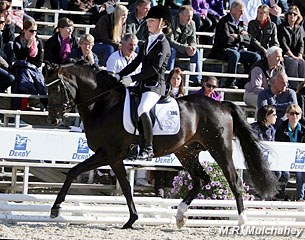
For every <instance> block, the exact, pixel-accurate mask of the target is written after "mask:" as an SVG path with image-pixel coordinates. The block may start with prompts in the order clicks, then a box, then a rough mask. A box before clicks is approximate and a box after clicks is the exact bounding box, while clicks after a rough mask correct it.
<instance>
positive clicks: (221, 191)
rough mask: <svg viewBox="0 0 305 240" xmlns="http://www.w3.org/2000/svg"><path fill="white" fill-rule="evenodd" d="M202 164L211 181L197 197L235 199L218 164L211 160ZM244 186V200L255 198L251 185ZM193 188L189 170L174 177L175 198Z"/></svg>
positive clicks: (173, 189) (184, 194)
mask: <svg viewBox="0 0 305 240" xmlns="http://www.w3.org/2000/svg"><path fill="white" fill-rule="evenodd" d="M201 164H202V166H203V168H204V169H205V171H206V172H207V173H208V174H209V176H210V179H211V182H210V183H208V184H206V185H204V186H202V188H201V191H200V192H199V194H198V195H197V198H198V199H207V200H210V199H218V200H227V199H234V195H233V193H232V191H231V189H230V186H229V184H228V182H227V180H226V178H225V177H224V175H223V173H222V170H221V168H220V167H219V166H218V164H217V163H209V162H202V163H201ZM243 187H244V189H243V198H244V200H254V199H255V197H254V196H253V195H251V194H249V186H248V185H246V184H245V183H243ZM192 188H193V185H192V177H191V176H190V174H189V173H188V172H187V171H180V172H179V174H178V175H177V176H175V177H174V179H173V188H172V190H171V195H172V197H174V198H184V197H185V196H186V194H187V193H188V192H189V191H190V190H191V189H192Z"/></svg>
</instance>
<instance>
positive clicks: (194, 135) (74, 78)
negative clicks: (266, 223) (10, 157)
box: [46, 64, 276, 228]
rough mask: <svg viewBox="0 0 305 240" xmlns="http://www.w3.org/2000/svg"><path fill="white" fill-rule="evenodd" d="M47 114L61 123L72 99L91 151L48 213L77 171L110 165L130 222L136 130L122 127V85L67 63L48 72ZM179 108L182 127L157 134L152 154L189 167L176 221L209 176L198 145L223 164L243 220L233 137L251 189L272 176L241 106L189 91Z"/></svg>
mask: <svg viewBox="0 0 305 240" xmlns="http://www.w3.org/2000/svg"><path fill="white" fill-rule="evenodd" d="M46 82H47V84H48V95H49V118H50V121H51V123H52V124H53V125H58V124H60V122H61V120H62V116H63V113H64V112H65V111H67V109H69V108H70V107H71V105H73V104H75V105H76V106H77V108H78V111H79V114H80V116H81V119H82V121H83V124H84V128H85V133H86V137H87V140H88V145H89V147H90V148H91V149H92V150H93V151H94V152H95V154H94V155H93V156H91V157H90V158H88V159H87V160H85V161H83V162H81V163H79V164H78V165H77V166H75V167H73V168H72V169H71V170H70V171H69V172H68V174H67V176H66V180H65V183H64V185H63V187H62V189H61V190H60V192H59V193H58V196H57V198H56V201H55V203H54V205H53V207H52V209H51V217H52V218H54V217H57V216H58V215H59V211H60V205H61V203H62V202H63V201H64V200H65V196H66V194H67V192H68V190H69V187H70V185H71V183H72V181H73V179H75V178H76V177H77V176H78V175H79V174H81V173H83V172H86V171H89V170H92V169H95V168H98V167H100V166H105V165H110V167H111V168H112V170H113V171H114V173H115V175H116V177H117V179H118V181H119V183H120V185H121V188H122V192H123V194H124V196H125V198H126V201H127V205H128V208H129V213H130V217H129V220H128V221H127V223H125V225H124V226H123V228H131V227H132V225H133V223H134V222H135V221H136V220H137V219H138V214H137V211H136V208H135V204H134V201H133V198H132V194H131V187H130V184H129V181H128V179H127V174H126V170H125V167H124V164H123V160H124V159H125V157H126V155H127V152H128V149H129V146H130V145H131V144H132V143H135V142H137V141H138V136H135V135H132V134H129V133H128V132H126V131H125V130H124V127H123V105H124V96H125V88H124V86H123V85H121V84H120V83H119V82H117V80H116V79H115V78H113V77H112V76H110V75H108V73H107V72H105V71H100V72H99V71H96V70H93V69H92V68H91V67H90V66H84V65H76V64H69V65H65V66H61V67H60V68H58V69H55V70H53V71H51V72H50V74H49V75H48V77H47V81H46ZM177 102H178V105H179V109H180V114H181V116H180V120H181V121H180V122H181V129H180V130H179V132H178V133H177V134H175V135H171V136H155V137H154V144H153V145H154V153H155V156H156V157H158V156H162V155H165V154H169V153H175V154H176V156H177V157H178V159H179V160H180V162H181V164H182V165H183V167H184V168H185V169H186V170H187V171H188V172H189V173H190V175H191V176H192V179H193V180H192V181H193V186H194V187H193V189H192V190H190V191H189V193H188V195H187V196H186V197H185V198H184V199H183V201H182V202H181V203H180V205H179V207H178V212H177V216H176V219H177V221H176V222H177V226H178V227H179V228H180V227H182V226H183V225H184V223H185V221H186V217H185V216H184V213H185V212H186V211H187V208H188V206H189V205H190V204H191V202H192V200H193V199H194V198H195V197H196V196H197V194H198V192H199V190H200V188H201V186H202V185H203V184H204V185H205V184H207V183H208V182H209V176H208V174H207V173H206V172H205V171H204V169H203V168H202V166H201V165H200V163H199V160H198V155H199V153H200V151H206V150H207V151H209V152H210V154H211V156H212V157H213V158H214V159H215V160H216V161H217V163H218V164H219V166H220V167H221V169H222V171H223V174H224V176H225V177H226V179H227V181H228V183H229V184H230V187H231V190H232V192H233V194H234V196H235V199H236V204H237V210H238V214H239V224H240V225H242V224H244V222H245V215H244V205H243V199H242V182H241V179H240V178H239V176H238V174H237V172H236V169H235V167H234V164H233V161H232V139H233V137H234V136H236V137H237V138H239V140H240V145H241V148H242V151H243V154H244V157H245V161H246V166H247V168H248V171H249V174H250V176H251V179H252V182H253V184H254V186H255V189H256V191H257V193H258V194H260V196H269V195H271V194H273V193H274V192H275V191H276V180H275V179H274V177H273V174H272V173H271V172H270V170H269V169H268V164H267V162H266V161H264V160H263V158H262V152H261V146H260V143H259V141H258V139H257V138H256V137H255V136H254V135H253V133H252V131H251V128H250V126H249V124H248V123H247V122H246V120H245V117H244V115H243V112H242V111H241V109H240V108H239V107H237V106H236V105H235V104H233V103H231V102H227V101H224V102H222V103H221V102H217V101H214V100H213V99H210V98H208V97H203V96H200V95H188V96H184V97H181V98H178V99H177Z"/></svg>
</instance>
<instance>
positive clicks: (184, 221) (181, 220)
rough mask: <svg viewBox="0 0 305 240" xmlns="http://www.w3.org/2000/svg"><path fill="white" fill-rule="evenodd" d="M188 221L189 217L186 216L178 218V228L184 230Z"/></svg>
mask: <svg viewBox="0 0 305 240" xmlns="http://www.w3.org/2000/svg"><path fill="white" fill-rule="evenodd" d="M186 220H187V217H186V216H184V215H183V216H181V217H176V225H177V228H178V229H180V228H182V227H183V226H184V225H185V223H186Z"/></svg>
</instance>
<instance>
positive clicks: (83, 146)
mask: <svg viewBox="0 0 305 240" xmlns="http://www.w3.org/2000/svg"><path fill="white" fill-rule="evenodd" d="M90 156H91V154H89V147H88V143H87V139H86V138H82V137H80V138H79V139H78V143H77V152H76V153H73V155H72V159H73V160H81V161H83V160H86V159H87V158H89V157H90Z"/></svg>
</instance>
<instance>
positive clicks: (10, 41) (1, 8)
mask: <svg viewBox="0 0 305 240" xmlns="http://www.w3.org/2000/svg"><path fill="white" fill-rule="evenodd" d="M3 3H4V2H2V3H1V4H0V16H1V17H4V19H5V25H4V28H3V29H1V32H2V42H1V49H2V50H3V52H4V54H5V56H6V58H5V60H6V62H7V63H8V65H9V66H11V65H12V63H13V61H14V57H15V54H14V48H13V45H14V40H15V24H14V23H13V22H12V18H11V15H10V13H9V11H8V10H7V8H6V6H7V5H5V4H3Z"/></svg>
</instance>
